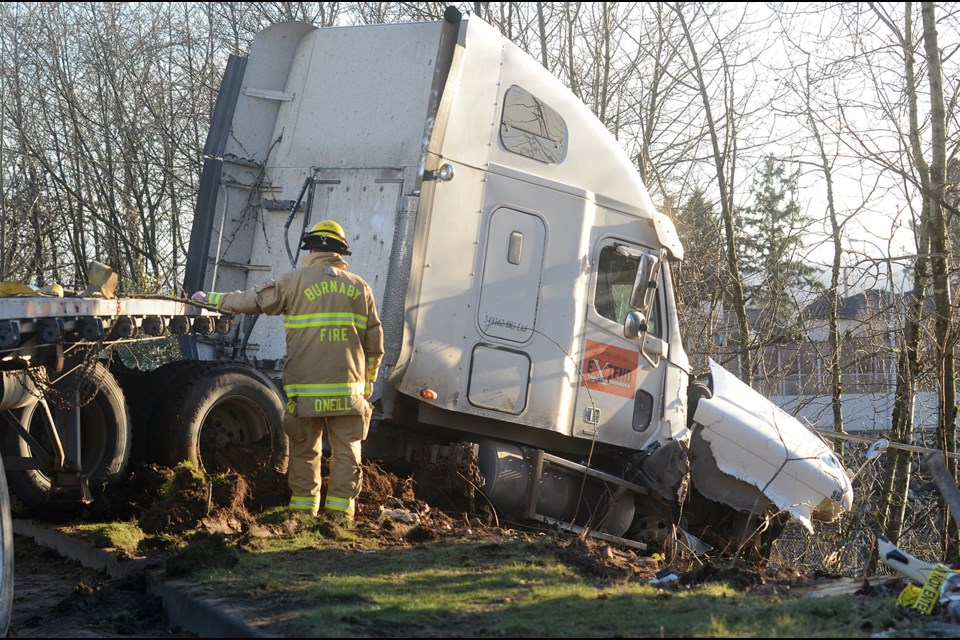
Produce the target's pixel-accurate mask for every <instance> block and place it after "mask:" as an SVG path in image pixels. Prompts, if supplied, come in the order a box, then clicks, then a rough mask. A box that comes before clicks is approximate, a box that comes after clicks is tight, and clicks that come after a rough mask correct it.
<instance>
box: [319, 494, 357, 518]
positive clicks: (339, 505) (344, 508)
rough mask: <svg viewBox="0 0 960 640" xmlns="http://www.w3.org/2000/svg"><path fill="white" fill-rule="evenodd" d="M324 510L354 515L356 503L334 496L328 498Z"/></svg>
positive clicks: (350, 499)
mask: <svg viewBox="0 0 960 640" xmlns="http://www.w3.org/2000/svg"><path fill="white" fill-rule="evenodd" d="M323 508H324V509H326V510H327V511H340V512H343V513H348V514H350V515H353V511H354V501H353V498H335V497H333V496H327V501H326V503H325V504H324V505H323Z"/></svg>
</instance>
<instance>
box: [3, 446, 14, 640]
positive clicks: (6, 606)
mask: <svg viewBox="0 0 960 640" xmlns="http://www.w3.org/2000/svg"><path fill="white" fill-rule="evenodd" d="M13 583H14V580H13V520H12V519H11V516H10V492H9V490H8V488H7V478H6V475H5V474H4V473H3V463H2V462H0V638H6V637H7V632H8V631H9V629H10V617H11V615H12V614H13Z"/></svg>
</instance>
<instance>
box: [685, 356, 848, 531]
mask: <svg viewBox="0 0 960 640" xmlns="http://www.w3.org/2000/svg"><path fill="white" fill-rule="evenodd" d="M710 374H711V377H712V380H713V397H711V398H703V399H701V400H700V401H699V403H698V405H697V409H696V413H695V414H694V422H696V423H697V424H698V425H701V426H702V428H695V432H696V433H697V435H698V439H699V440H700V441H701V442H700V444H699V446H698V447H697V450H695V451H693V452H692V453H694V454H695V455H696V456H697V457H700V458H703V457H704V456H706V457H707V458H708V459H706V460H702V461H701V463H700V464H697V462H696V461H695V462H694V464H692V465H691V477H692V478H693V481H694V484H695V485H696V487H697V490H698V491H700V493H702V494H703V495H704V496H706V497H707V498H709V499H711V500H715V501H717V502H723V503H725V504H730V505H731V506H733V507H734V508H737V509H750V510H752V511H754V512H760V511H762V509H763V507H764V506H765V505H767V504H769V503H773V504H774V505H776V506H777V507H778V508H779V509H782V510H784V511H786V512H788V513H790V514H791V515H793V516H794V517H796V518H797V519H798V520H800V522H801V523H803V525H804V527H806V528H807V530H809V531H811V532H812V531H813V525H812V523H811V519H812V518H813V519H818V520H827V521H829V520H833V519H835V518H836V517H837V516H839V515H840V514H841V513H843V512H844V511H849V510H850V508H851V507H852V505H853V488H852V487H851V485H850V478H849V477H848V476H847V474H846V472H845V471H844V470H843V467H842V465H841V464H840V461H839V460H838V459H837V457H836V455H835V454H834V452H833V450H832V449H831V448H830V447H829V446H828V445H827V444H826V443H825V442H824V441H823V440H822V439H821V438H820V437H819V436H818V435H817V434H816V433H815V432H813V431H811V430H810V429H808V428H807V427H805V426H804V425H803V424H801V423H800V421H798V420H797V419H796V418H794V417H793V416H791V415H790V414H788V413H786V412H785V411H783V410H782V409H780V408H779V407H777V406H776V405H775V404H773V403H772V402H770V401H769V400H768V399H767V398H764V397H763V396H761V395H760V394H759V393H757V392H756V391H754V390H753V389H751V388H750V387H748V386H747V385H746V384H744V383H743V382H741V381H740V380H738V379H737V378H736V377H735V376H734V375H733V374H731V373H730V372H728V371H727V370H726V369H724V368H723V367H721V366H720V365H718V364H717V363H716V362H714V361H713V360H711V361H710ZM745 488H747V489H748V491H746V492H745V491H744V489H745ZM757 492H759V494H762V496H761V495H758V494H757ZM768 501H769V502H768Z"/></svg>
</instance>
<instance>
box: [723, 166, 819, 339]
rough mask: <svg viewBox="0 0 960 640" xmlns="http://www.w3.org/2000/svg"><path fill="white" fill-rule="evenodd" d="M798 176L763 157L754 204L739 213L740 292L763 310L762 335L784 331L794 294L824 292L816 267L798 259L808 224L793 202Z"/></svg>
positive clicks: (793, 311) (792, 309)
mask: <svg viewBox="0 0 960 640" xmlns="http://www.w3.org/2000/svg"><path fill="white" fill-rule="evenodd" d="M798 175H799V172H798V171H796V172H793V173H787V169H786V166H785V164H784V162H782V161H779V160H777V159H776V158H774V157H773V156H767V157H766V158H764V161H763V164H762V166H761V169H760V173H759V175H758V176H757V177H756V179H755V180H754V183H753V186H752V187H751V189H750V193H751V195H752V196H753V204H752V205H751V206H749V207H746V208H744V209H741V210H740V211H739V212H738V219H739V226H740V231H741V233H740V244H741V246H740V251H739V253H740V260H741V269H742V271H743V275H744V281H745V287H744V288H745V289H746V291H747V296H748V297H747V300H748V303H749V304H750V306H752V307H755V308H757V309H760V310H761V311H762V313H761V323H762V324H763V325H765V326H763V327H760V329H761V334H763V333H769V332H773V333H777V334H782V332H783V331H784V330H788V329H789V327H790V325H791V324H792V322H791V319H792V318H795V317H796V312H797V310H798V306H799V305H798V303H797V294H798V293H800V292H801V291H803V290H806V291H818V290H821V289H822V288H823V285H822V284H821V283H820V282H818V280H817V274H818V273H819V269H817V268H816V267H814V266H812V265H811V264H809V263H808V262H806V261H805V260H804V259H803V257H802V255H801V250H802V249H803V236H804V231H805V230H806V229H807V227H808V226H809V225H810V224H811V223H812V220H811V219H810V218H809V217H808V216H805V215H804V214H803V212H802V211H801V210H800V205H799V203H798V202H797V179H798ZM763 329H767V331H763Z"/></svg>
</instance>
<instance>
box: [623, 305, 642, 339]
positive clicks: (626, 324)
mask: <svg viewBox="0 0 960 640" xmlns="http://www.w3.org/2000/svg"><path fill="white" fill-rule="evenodd" d="M646 330H647V317H646V316H645V315H643V314H642V313H640V312H639V311H628V312H627V317H626V319H625V320H624V321H623V337H624V338H626V339H627V340H635V339H636V338H638V337H639V336H640V334H641V333H644V332H646Z"/></svg>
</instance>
